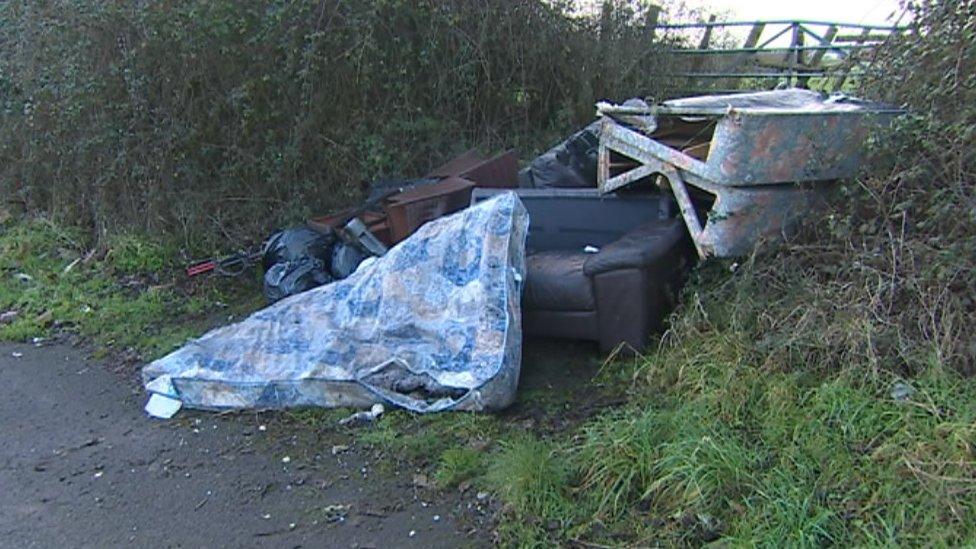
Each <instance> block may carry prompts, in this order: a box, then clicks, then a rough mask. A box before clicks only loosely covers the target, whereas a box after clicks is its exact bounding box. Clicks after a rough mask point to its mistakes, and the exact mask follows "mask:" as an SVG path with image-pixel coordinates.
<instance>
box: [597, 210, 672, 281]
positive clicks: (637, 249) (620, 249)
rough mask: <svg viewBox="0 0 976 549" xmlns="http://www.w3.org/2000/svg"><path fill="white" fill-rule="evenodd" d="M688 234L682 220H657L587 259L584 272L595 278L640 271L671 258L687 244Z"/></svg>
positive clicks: (638, 228)
mask: <svg viewBox="0 0 976 549" xmlns="http://www.w3.org/2000/svg"><path fill="white" fill-rule="evenodd" d="M682 241H688V242H690V240H689V237H688V232H687V229H686V228H685V224H684V223H683V222H682V220H681V218H671V219H660V220H654V221H648V222H646V223H642V224H641V225H638V226H637V227H636V228H634V229H632V230H631V231H630V232H628V233H627V234H625V235H624V236H622V237H620V238H619V239H617V240H616V241H614V242H611V243H610V244H607V245H606V246H604V247H603V248H602V249H601V250H600V251H599V252H597V253H595V254H593V255H591V256H590V257H589V258H587V260H586V263H584V264H583V272H584V273H586V275H587V276H595V275H598V274H601V273H607V272H610V271H618V270H621V269H640V268H643V267H650V266H654V263H655V262H657V261H659V260H661V259H663V258H665V257H666V256H668V255H669V254H672V253H673V251H674V249H675V246H676V245H677V246H683V245H684V244H686V243H685V242H682Z"/></svg>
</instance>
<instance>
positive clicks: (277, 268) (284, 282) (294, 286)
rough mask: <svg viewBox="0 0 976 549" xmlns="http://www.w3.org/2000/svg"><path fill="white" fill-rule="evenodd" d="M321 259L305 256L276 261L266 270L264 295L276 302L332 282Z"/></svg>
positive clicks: (270, 300)
mask: <svg viewBox="0 0 976 549" xmlns="http://www.w3.org/2000/svg"><path fill="white" fill-rule="evenodd" d="M332 280H333V279H332V276H330V275H329V272H328V271H327V270H326V268H325V263H323V262H322V260H320V259H315V258H312V257H303V258H301V259H298V260H297V261H283V262H281V263H275V264H274V265H272V266H271V267H270V268H269V269H268V270H267V271H265V272H264V296H265V297H266V298H268V301H269V302H271V303H274V302H275V301H278V300H279V299H283V298H286V297H288V296H290V295H295V294H300V293H302V292H305V291H308V290H311V289H312V288H318V287H319V286H321V285H323V284H328V283H329V282H332Z"/></svg>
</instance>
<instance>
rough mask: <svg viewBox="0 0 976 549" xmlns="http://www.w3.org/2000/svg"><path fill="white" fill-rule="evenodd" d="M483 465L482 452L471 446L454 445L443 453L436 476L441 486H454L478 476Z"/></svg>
mask: <svg viewBox="0 0 976 549" xmlns="http://www.w3.org/2000/svg"><path fill="white" fill-rule="evenodd" d="M482 467H483V461H482V453H481V452H479V451H478V450H475V449H474V448H472V447H470V446H454V447H452V448H448V449H447V450H444V452H443V453H442V454H441V459H440V462H439V463H438V467H437V473H436V475H435V477H434V478H435V480H436V481H437V485H438V486H439V487H441V488H453V487H455V486H457V485H458V484H460V483H462V482H464V481H466V480H469V479H471V478H474V477H475V476H477V475H478V474H479V473H481V470H482Z"/></svg>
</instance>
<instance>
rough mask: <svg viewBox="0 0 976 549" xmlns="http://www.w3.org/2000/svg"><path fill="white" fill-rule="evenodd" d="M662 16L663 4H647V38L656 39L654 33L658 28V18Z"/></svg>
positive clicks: (645, 16) (649, 39)
mask: <svg viewBox="0 0 976 549" xmlns="http://www.w3.org/2000/svg"><path fill="white" fill-rule="evenodd" d="M660 18H661V6H658V5H657V4H651V5H650V6H647V13H646V14H644V29H645V30H646V31H647V40H648V41H649V42H653V41H654V33H655V31H656V30H657V22H658V19H660Z"/></svg>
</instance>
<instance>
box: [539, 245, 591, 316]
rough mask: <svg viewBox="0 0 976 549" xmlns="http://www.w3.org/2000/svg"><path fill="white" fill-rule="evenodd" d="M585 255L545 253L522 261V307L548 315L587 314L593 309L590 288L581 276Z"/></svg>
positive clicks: (555, 251) (588, 279) (576, 253)
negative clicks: (555, 313)
mask: <svg viewBox="0 0 976 549" xmlns="http://www.w3.org/2000/svg"><path fill="white" fill-rule="evenodd" d="M588 255H589V254H586V253H583V252H577V251H559V250H553V251H546V252H536V253H533V254H530V255H529V256H528V257H526V258H525V263H526V277H525V293H524V294H523V297H522V305H523V306H524V307H526V308H531V309H541V310H548V311H590V310H593V309H595V308H596V300H595V299H594V298H593V284H592V283H591V282H590V278H589V277H588V276H586V274H585V273H583V264H584V263H586V260H587V256H588Z"/></svg>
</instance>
